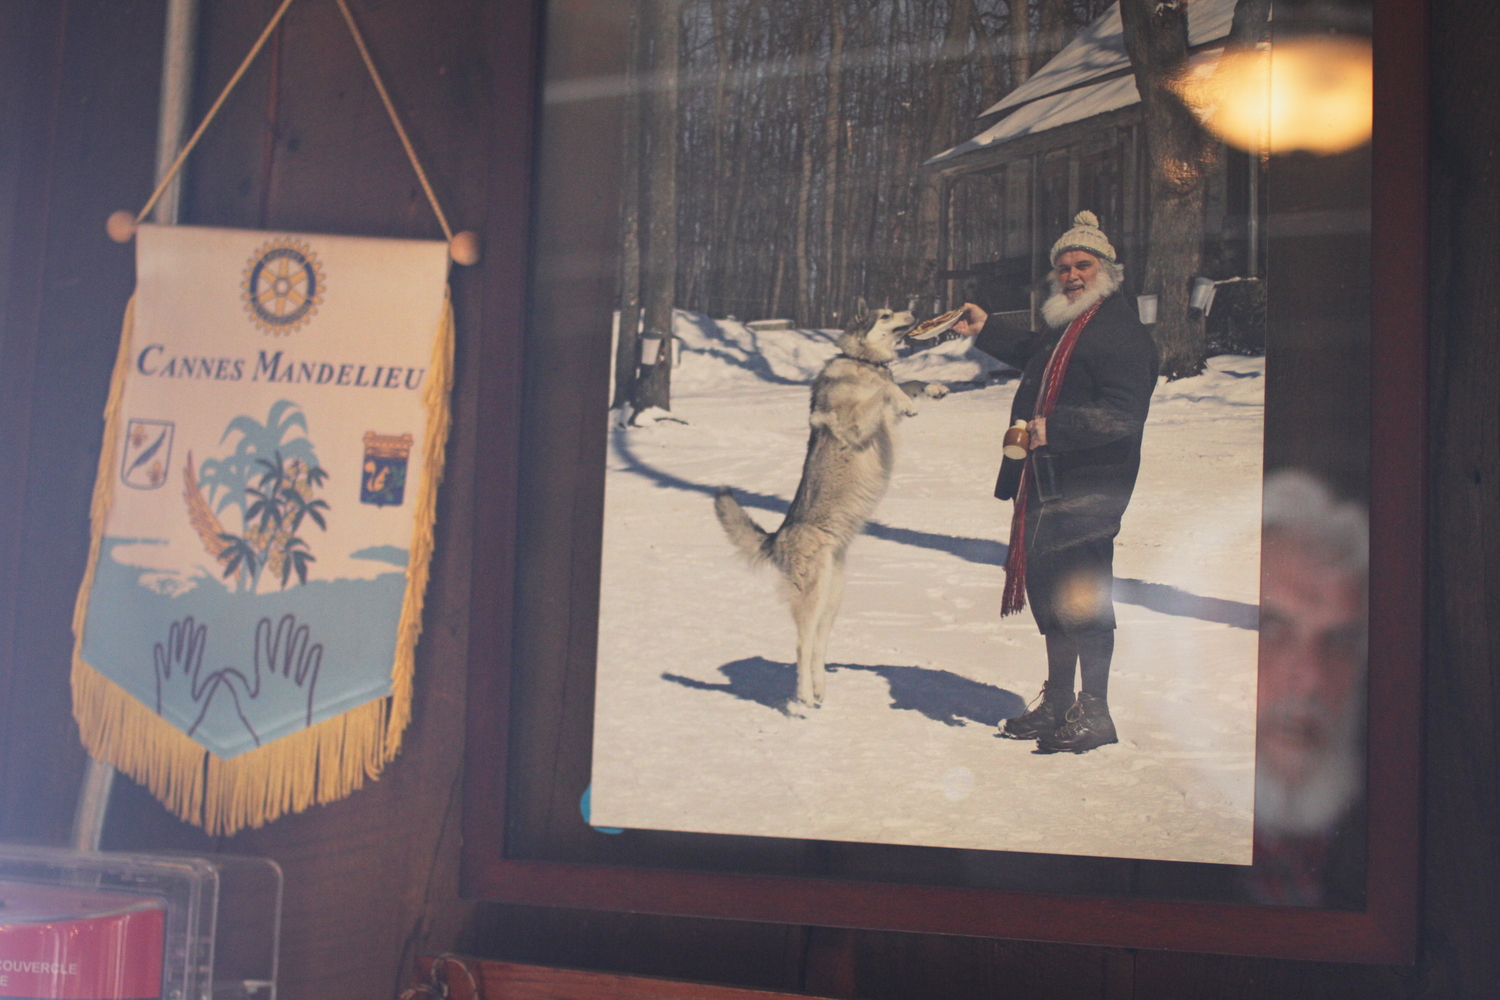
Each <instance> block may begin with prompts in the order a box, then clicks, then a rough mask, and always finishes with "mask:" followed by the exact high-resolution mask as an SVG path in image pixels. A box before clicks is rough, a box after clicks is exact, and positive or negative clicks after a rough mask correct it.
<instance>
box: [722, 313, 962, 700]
mask: <svg viewBox="0 0 1500 1000" xmlns="http://www.w3.org/2000/svg"><path fill="white" fill-rule="evenodd" d="M859 313H860V315H859V316H858V317H857V318H856V319H855V320H854V321H853V323H851V324H850V326H849V328H848V329H847V330H845V331H844V333H843V335H842V336H840V337H839V340H838V346H839V350H840V352H841V353H839V354H838V355H837V356H836V357H834V358H833V359H832V360H830V361H829V362H828V363H827V364H826V365H824V366H823V370H822V371H821V372H819V373H818V377H817V378H816V379H814V380H813V385H812V412H811V414H810V415H809V417H808V423H809V424H810V425H811V428H812V430H811V433H810V435H809V436H808V440H807V458H806V459H805V460H804V461H803V463H802V481H801V482H800V483H799V484H798V485H797V494H796V496H794V497H793V498H792V505H791V506H790V507H789V508H788V509H787V512H786V518H785V519H784V520H783V521H782V522H781V527H779V528H777V529H776V531H775V532H768V531H766V530H765V529H764V528H762V527H761V526H760V525H758V524H756V523H755V522H754V521H752V520H751V519H750V515H748V514H746V513H745V509H744V508H743V507H741V506H740V504H739V501H737V500H735V498H734V494H733V493H732V492H731V491H730V490H729V488H728V487H723V488H721V489H720V490H719V492H718V495H717V496H716V497H715V498H714V512H715V513H716V514H717V515H718V517H719V523H720V524H722V525H723V526H724V531H725V532H726V533H727V534H728V535H729V539H730V541H732V542H733V543H734V544H735V547H736V548H738V549H739V550H740V552H741V553H742V554H743V555H744V556H745V557H746V558H748V559H749V560H750V561H751V562H752V563H760V562H765V561H769V562H771V563H772V564H773V565H774V566H775V567H776V568H777V569H778V570H780V571H781V576H782V580H783V581H784V583H785V592H786V596H787V600H788V602H789V603H790V604H791V607H792V619H793V621H795V622H796V625H797V700H798V701H799V702H801V703H802V704H804V705H817V704H819V703H820V702H821V701H822V700H823V684H824V670H823V667H824V664H825V663H826V662H827V658H828V633H829V632H830V631H831V630H832V629H833V620H834V617H835V616H836V615H837V614H838V610H839V602H840V600H841V599H842V597H843V589H844V554H845V553H846V552H847V551H848V549H849V543H850V542H851V541H853V540H854V536H855V535H858V534H859V533H860V531H861V530H862V529H863V528H864V526H865V521H866V520H867V519H868V518H869V516H870V514H871V513H872V512H874V510H875V505H876V504H877V503H879V502H880V498H881V497H882V496H883V495H884V494H885V489H886V485H887V484H888V483H889V482H890V479H891V460H892V456H893V452H894V445H895V442H894V439H893V436H892V435H893V432H894V430H895V428H896V422H897V421H898V420H900V419H901V418H902V417H904V416H905V417H909V416H914V415H915V414H916V412H917V410H916V407H915V406H913V405H912V401H911V397H912V396H913V395H915V394H917V393H919V392H920V393H923V394H925V395H928V396H931V397H934V398H941V397H942V396H943V395H944V394H945V393H946V392H947V390H946V388H944V387H942V386H939V385H936V384H931V385H929V384H926V383H921V382H908V383H905V384H897V382H896V380H895V378H893V377H892V375H891V369H890V364H891V362H892V361H894V360H895V359H896V345H897V344H898V343H899V342H900V340H901V338H902V337H903V336H904V335H905V333H906V331H907V330H909V329H910V328H911V326H912V325H913V324H914V323H915V322H916V320H915V318H914V317H913V316H912V314H911V313H909V312H899V313H897V312H892V311H891V310H889V309H878V310H870V309H867V308H865V307H864V304H863V303H861V304H860V309H859Z"/></svg>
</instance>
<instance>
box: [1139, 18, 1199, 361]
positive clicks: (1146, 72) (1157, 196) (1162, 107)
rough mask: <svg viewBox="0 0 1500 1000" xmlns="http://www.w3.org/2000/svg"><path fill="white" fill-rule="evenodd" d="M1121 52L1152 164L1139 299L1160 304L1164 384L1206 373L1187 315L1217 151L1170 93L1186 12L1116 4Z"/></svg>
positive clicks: (1194, 324) (1195, 324) (1179, 66)
mask: <svg viewBox="0 0 1500 1000" xmlns="http://www.w3.org/2000/svg"><path fill="white" fill-rule="evenodd" d="M1120 15H1121V18H1122V20H1123V22H1124V26H1125V49H1126V51H1127V52H1129V53H1130V62H1131V66H1132V68H1133V69H1134V70H1135V82H1136V88H1137V89H1138V90H1139V91H1140V94H1141V111H1142V115H1143V117H1144V119H1145V132H1146V154H1147V157H1148V159H1149V160H1150V165H1151V166H1150V175H1151V176H1150V182H1149V190H1150V201H1149V205H1150V232H1149V235H1148V238H1149V243H1148V247H1149V249H1148V251H1147V255H1146V271H1145V280H1144V282H1143V285H1142V289H1141V290H1142V291H1143V292H1145V293H1147V294H1155V295H1158V296H1159V300H1158V304H1157V314H1156V315H1157V322H1156V326H1155V328H1154V330H1153V333H1154V335H1155V338H1156V348H1157V352H1158V353H1159V354H1160V356H1161V371H1162V374H1164V375H1166V376H1167V378H1169V379H1177V378H1184V377H1187V376H1190V375H1197V374H1198V373H1199V372H1201V371H1203V365H1204V362H1205V360H1206V357H1205V356H1206V353H1207V344H1206V342H1205V336H1204V330H1203V316H1202V314H1201V313H1198V312H1197V311H1196V310H1193V311H1191V312H1190V311H1189V309H1188V291H1189V286H1190V284H1191V282H1192V280H1193V278H1194V276H1195V275H1197V273H1198V270H1199V267H1200V265H1201V264H1202V259H1203V198H1204V187H1205V183H1204V179H1205V176H1206V174H1207V172H1208V168H1209V167H1210V166H1212V164H1213V162H1214V157H1215V147H1214V144H1213V142H1212V140H1211V139H1210V138H1209V136H1208V134H1207V133H1206V132H1205V131H1204V130H1203V127H1202V126H1201V125H1199V123H1198V119H1197V118H1196V117H1195V116H1194V115H1193V113H1192V111H1190V110H1189V109H1188V107H1187V105H1186V104H1184V103H1183V101H1182V98H1180V97H1179V96H1178V95H1177V93H1176V92H1175V91H1174V90H1173V89H1172V87H1173V84H1174V82H1175V81H1176V80H1177V78H1178V77H1179V76H1180V74H1181V73H1183V72H1184V71H1185V70H1186V68H1187V6H1186V4H1184V3H1182V2H1181V0H1175V2H1167V3H1160V2H1158V0H1120Z"/></svg>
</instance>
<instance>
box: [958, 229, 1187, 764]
mask: <svg viewBox="0 0 1500 1000" xmlns="http://www.w3.org/2000/svg"><path fill="white" fill-rule="evenodd" d="M1074 223H1075V225H1074V228H1072V229H1070V230H1068V231H1067V232H1066V233H1064V234H1063V235H1062V237H1061V238H1060V239H1059V240H1058V241H1057V242H1056V243H1055V244H1054V245H1053V247H1052V255H1051V260H1052V265H1053V272H1052V291H1053V294H1052V297H1051V298H1049V299H1048V300H1047V301H1046V303H1045V304H1044V305H1043V307H1042V310H1041V312H1042V318H1043V319H1044V320H1045V322H1046V329H1045V330H1044V331H1043V332H1042V333H1040V334H1033V333H1031V332H1030V331H1026V330H1017V329H1014V328H1011V327H1009V326H1007V325H1006V324H1005V323H1003V322H1002V321H1000V320H999V319H998V318H991V317H989V316H988V315H987V314H986V313H985V312H984V310H983V309H981V308H979V307H978V306H976V305H974V304H973V303H966V304H965V314H964V317H963V319H962V320H961V321H960V322H959V323H958V324H957V325H955V327H954V330H955V331H956V332H958V333H960V334H977V338H976V341H975V346H976V347H978V348H979V349H980V350H982V351H984V352H985V353H987V354H990V355H992V356H994V357H996V358H998V359H999V360H1001V361H1004V362H1005V363H1006V364H1008V365H1011V366H1012V367H1014V368H1017V369H1019V370H1020V371H1021V381H1020V384H1019V385H1018V386H1017V388H1016V395H1015V400H1014V402H1013V403H1012V404H1011V423H1012V424H1014V423H1015V422H1016V421H1017V420H1024V421H1026V423H1027V429H1028V431H1029V434H1030V441H1029V447H1030V452H1029V454H1028V455H1027V457H1026V458H1025V459H1024V460H1017V459H1012V458H1006V459H1005V460H1004V461H1003V463H1002V465H1001V467H1000V476H999V481H998V482H997V483H996V486H995V496H996V497H998V498H999V499H1001V500H1015V502H1016V507H1015V511H1014V513H1013V515H1012V526H1011V545H1010V553H1009V555H1008V557H1007V559H1006V599H1005V602H1004V604H1003V605H1002V610H1001V613H1002V614H1011V613H1014V612H1016V611H1019V610H1020V609H1021V608H1022V607H1024V606H1025V604H1026V602H1027V601H1028V600H1029V602H1030V604H1031V613H1032V615H1033V617H1034V618H1035V619H1036V623H1037V627H1038V628H1039V629H1040V630H1041V632H1042V635H1043V636H1045V637H1046V642H1047V680H1046V682H1045V684H1044V685H1043V687H1042V694H1041V700H1040V701H1039V702H1038V703H1037V704H1036V705H1035V706H1034V707H1033V708H1032V709H1031V710H1030V711H1028V712H1026V713H1025V714H1024V715H1021V716H1018V717H1017V718H1014V719H1010V720H1008V721H1006V722H1005V724H1004V726H1003V727H1002V729H1001V735H1002V736H1006V737H1009V738H1012V739H1026V740H1031V739H1034V740H1036V741H1037V747H1038V749H1039V750H1041V751H1043V752H1048V753H1057V752H1063V751H1067V752H1073V753H1083V752H1085V751H1088V750H1092V749H1094V748H1095V747H1099V746H1103V745H1105V744H1107V743H1115V742H1118V737H1117V736H1116V733H1115V725H1114V721H1113V720H1112V719H1111V718H1110V714H1109V704H1108V701H1107V698H1108V689H1109V666H1110V661H1111V659H1112V657H1113V655H1114V645H1115V641H1114V640H1115V633H1114V629H1115V610H1114V601H1113V597H1112V594H1111V588H1112V585H1113V582H1114V539H1115V536H1116V535H1117V534H1119V532H1120V518H1121V516H1122V515H1123V514H1124V513H1125V508H1126V506H1128V505H1129V503H1130V495H1131V492H1132V491H1133V490H1134V489H1135V480H1136V473H1137V471H1138V470H1139V469H1140V464H1141V436H1142V431H1143V429H1144V427H1145V424H1146V413H1147V410H1148V409H1149V408H1150V405H1151V393H1152V391H1153V390H1154V389H1155V387H1156V378H1157V368H1158V366H1157V356H1156V345H1155V343H1154V342H1153V341H1152V339H1151V334H1150V332H1149V331H1148V330H1147V329H1146V327H1145V326H1144V325H1142V323H1141V322H1140V319H1139V318H1138V316H1137V314H1136V311H1135V309H1133V308H1132V307H1131V305H1130V304H1129V303H1128V302H1127V301H1126V296H1125V295H1123V294H1121V292H1120V282H1121V277H1122V271H1121V268H1120V266H1119V264H1118V263H1117V262H1116V257H1115V249H1114V247H1113V246H1111V245H1110V243H1109V239H1108V238H1107V237H1106V236H1105V235H1104V233H1103V231H1102V230H1100V228H1099V222H1098V219H1097V218H1095V216H1094V214H1093V213H1092V212H1079V213H1078V215H1077V217H1076V218H1075V219H1074ZM1023 595H1024V596H1023ZM1075 668H1077V669H1078V671H1079V672H1080V673H1081V674H1082V687H1081V690H1080V691H1079V693H1078V694H1077V696H1076V697H1075V695H1074V693H1073V680H1074V672H1075Z"/></svg>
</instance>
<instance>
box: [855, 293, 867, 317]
mask: <svg viewBox="0 0 1500 1000" xmlns="http://www.w3.org/2000/svg"><path fill="white" fill-rule="evenodd" d="M869 311H870V304H869V303H868V302H866V301H865V297H864V296H863V295H861V296H860V297H859V298H857V299H855V300H854V313H855V315H857V316H863V315H864V314H865V313H867V312H869Z"/></svg>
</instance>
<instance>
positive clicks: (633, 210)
mask: <svg viewBox="0 0 1500 1000" xmlns="http://www.w3.org/2000/svg"><path fill="white" fill-rule="evenodd" d="M627 45H628V53H627V55H626V63H625V65H626V72H627V74H628V76H629V88H628V93H627V94H626V97H625V121H624V125H623V132H624V135H623V137H622V138H623V142H622V145H623V146H624V151H623V156H624V157H625V161H624V164H623V169H622V170H621V171H620V299H619V308H620V328H619V335H618V337H617V339H616V343H615V391H614V396H613V398H611V399H610V401H609V406H610V409H618V408H619V407H621V406H624V405H625V404H626V403H628V402H630V401H631V400H633V399H634V398H635V380H636V371H635V369H636V364H637V361H638V359H639V357H640V323H641V91H640V83H641V78H642V75H643V74H642V72H641V71H642V68H643V67H642V61H641V50H642V45H641V22H640V18H639V16H636V17H632V18H631V19H630V37H629V41H628V42H627Z"/></svg>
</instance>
